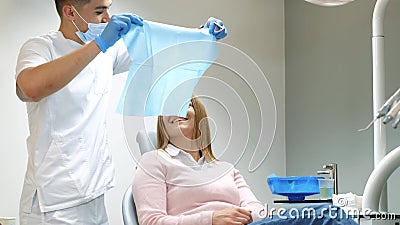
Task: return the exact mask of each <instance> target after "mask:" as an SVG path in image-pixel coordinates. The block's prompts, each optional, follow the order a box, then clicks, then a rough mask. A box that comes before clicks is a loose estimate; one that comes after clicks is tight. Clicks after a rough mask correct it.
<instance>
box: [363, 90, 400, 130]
mask: <svg viewBox="0 0 400 225" xmlns="http://www.w3.org/2000/svg"><path fill="white" fill-rule="evenodd" d="M399 100H400V88H399V89H397V91H396V92H395V93H394V94H393V95H392V96H391V97H390V98H389V99H388V100H387V101H386V102H385V104H383V105H382V107H381V108H380V109H379V110H378V112H377V114H376V116H375V118H374V120H372V121H371V123H370V124H368V126H367V127H366V128H363V129H359V130H358V131H365V130H368V129H369V128H370V127H371V126H372V124H373V123H374V122H375V121H376V120H378V119H379V118H381V117H384V118H383V123H384V124H387V123H388V122H390V121H391V120H392V119H394V118H396V119H395V121H394V123H393V125H392V126H393V128H395V129H396V128H397V125H398V124H399V123H400V114H399V111H400V101H399Z"/></svg>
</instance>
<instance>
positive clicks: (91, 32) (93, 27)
mask: <svg viewBox="0 0 400 225" xmlns="http://www.w3.org/2000/svg"><path fill="white" fill-rule="evenodd" d="M72 8H73V9H74V10H75V12H76V14H78V16H79V17H80V18H81V19H82V20H83V21H84V22H85V23H86V24H87V25H88V30H87V31H86V32H82V31H80V30H79V28H78V26H76V24H75V22H74V21H71V22H72V23H73V24H74V26H75V27H76V29H77V30H78V31H77V32H76V35H77V36H78V37H79V39H81V40H82V41H83V42H84V43H88V42H90V41H93V40H94V39H95V38H96V37H97V36H99V35H100V34H101V33H102V32H103V30H104V28H105V27H106V26H107V23H88V22H86V20H85V19H83V17H82V16H81V15H80V14H79V13H78V11H76V9H75V7H72Z"/></svg>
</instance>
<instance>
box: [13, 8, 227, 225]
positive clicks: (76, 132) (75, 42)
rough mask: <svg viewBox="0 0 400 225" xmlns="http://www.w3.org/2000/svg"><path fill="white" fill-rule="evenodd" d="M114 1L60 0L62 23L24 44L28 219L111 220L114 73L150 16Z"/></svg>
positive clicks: (23, 213)
mask: <svg viewBox="0 0 400 225" xmlns="http://www.w3.org/2000/svg"><path fill="white" fill-rule="evenodd" d="M111 3H112V1H111V0H55V4H56V9H57V12H58V14H59V16H60V19H61V23H60V27H59V30H58V31H51V32H49V33H47V34H45V35H42V36H39V37H34V38H31V39H29V40H28V41H26V42H25V43H24V44H23V46H22V47H21V49H20V52H19V56H18V60H17V66H16V91H17V95H18V97H19V98H20V99H21V100H22V101H24V102H26V107H27V114H28V121H29V132H30V134H29V137H28V138H27V149H28V164H27V170H26V174H25V179H24V186H23V190H22V195H21V200H20V224H21V225H26V224H29V225H31V224H35V225H37V224H46V225H48V224H57V225H62V224H85V225H106V224H108V218H107V213H106V209H105V205H104V193H105V192H106V191H107V190H109V189H111V188H112V187H113V186H114V185H115V180H114V166H113V162H112V157H111V154H110V151H109V146H108V141H107V129H106V127H107V124H106V112H107V107H108V103H107V102H108V99H109V94H110V88H111V79H112V75H113V74H118V73H121V72H125V71H127V70H128V69H129V66H130V63H131V61H130V58H129V55H128V52H127V50H126V47H125V45H124V44H123V42H122V41H119V40H120V38H121V36H122V35H124V34H126V33H127V32H128V31H129V29H130V26H132V25H136V26H141V25H142V24H143V23H142V21H143V19H142V18H141V17H139V16H137V15H134V14H120V15H113V16H110V13H109V9H110V6H111ZM210 19H211V18H210ZM212 20H213V21H216V22H217V23H218V24H220V25H223V24H222V22H221V21H219V20H216V19H214V18H212ZM207 24H213V23H206V25H207ZM206 28H208V29H209V30H210V33H212V32H213V31H214V27H213V28H212V29H211V27H210V26H208V27H207V26H206ZM212 34H213V33H212ZM224 34H225V35H224ZM217 35H219V37H217V36H216V37H217V38H223V37H225V36H226V31H224V32H218V33H217Z"/></svg>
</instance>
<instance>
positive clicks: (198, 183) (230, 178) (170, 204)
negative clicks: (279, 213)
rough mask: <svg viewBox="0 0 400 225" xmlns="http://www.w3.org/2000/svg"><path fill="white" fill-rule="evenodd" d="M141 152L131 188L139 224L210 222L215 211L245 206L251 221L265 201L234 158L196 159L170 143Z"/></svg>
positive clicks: (186, 224) (175, 224)
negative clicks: (252, 189)
mask: <svg viewBox="0 0 400 225" xmlns="http://www.w3.org/2000/svg"><path fill="white" fill-rule="evenodd" d="M166 150H167V152H164V151H160V150H154V151H151V152H147V153H145V154H144V155H143V156H142V158H141V160H140V162H139V165H138V168H137V170H136V171H135V175H134V180H133V185H132V191H133V196H134V199H135V203H136V209H137V214H138V217H139V224H140V225H170V224H171V225H172V224H174V225H178V224H179V225H211V224H212V214H213V211H216V210H222V209H225V208H227V207H243V208H246V209H248V210H251V211H252V217H253V221H257V220H259V219H260V218H258V217H257V215H258V212H259V211H260V209H262V208H263V205H262V204H261V203H260V202H259V201H258V200H257V199H256V197H255V196H254V194H253V193H252V191H251V190H250V188H249V186H248V185H247V184H246V182H245V180H244V179H243V177H242V175H240V173H239V171H238V170H237V169H235V168H234V167H233V165H232V164H229V163H226V162H222V161H214V162H211V163H205V162H204V158H202V159H200V160H199V161H198V162H196V161H195V160H194V159H193V158H192V157H191V156H190V155H189V154H188V153H186V152H184V151H182V150H179V149H177V148H175V147H173V146H171V145H169V146H168V148H167V149H166Z"/></svg>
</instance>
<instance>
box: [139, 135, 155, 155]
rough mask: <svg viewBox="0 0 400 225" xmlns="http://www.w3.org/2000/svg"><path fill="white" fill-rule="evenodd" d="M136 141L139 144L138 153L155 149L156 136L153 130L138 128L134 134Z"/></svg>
mask: <svg viewBox="0 0 400 225" xmlns="http://www.w3.org/2000/svg"><path fill="white" fill-rule="evenodd" d="M136 142H137V143H138V144H139V149H140V154H142V155H143V154H144V153H146V152H148V151H151V150H155V149H157V138H156V132H155V131H145V130H139V131H138V133H137V135H136Z"/></svg>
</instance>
